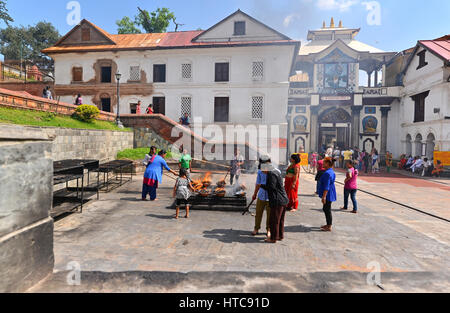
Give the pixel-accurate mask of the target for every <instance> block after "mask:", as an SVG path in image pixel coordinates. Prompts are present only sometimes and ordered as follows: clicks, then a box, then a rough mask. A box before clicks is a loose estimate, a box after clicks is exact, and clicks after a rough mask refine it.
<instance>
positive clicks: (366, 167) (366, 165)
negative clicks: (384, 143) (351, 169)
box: [363, 150, 370, 174]
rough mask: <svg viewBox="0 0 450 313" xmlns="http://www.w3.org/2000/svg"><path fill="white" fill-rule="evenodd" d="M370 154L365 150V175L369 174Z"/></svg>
mask: <svg viewBox="0 0 450 313" xmlns="http://www.w3.org/2000/svg"><path fill="white" fill-rule="evenodd" d="M369 158H370V156H369V153H368V152H367V151H366V150H364V156H363V162H364V173H366V174H367V173H368V172H369Z"/></svg>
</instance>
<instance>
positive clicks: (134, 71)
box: [130, 66, 141, 82]
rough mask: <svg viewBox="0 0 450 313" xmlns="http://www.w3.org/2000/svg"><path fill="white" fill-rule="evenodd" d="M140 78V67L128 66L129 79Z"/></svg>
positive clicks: (136, 80)
mask: <svg viewBox="0 0 450 313" xmlns="http://www.w3.org/2000/svg"><path fill="white" fill-rule="evenodd" d="M140 80H141V67H140V66H130V81H134V82H138V81H140Z"/></svg>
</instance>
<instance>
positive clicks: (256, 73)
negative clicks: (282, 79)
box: [252, 62, 264, 80]
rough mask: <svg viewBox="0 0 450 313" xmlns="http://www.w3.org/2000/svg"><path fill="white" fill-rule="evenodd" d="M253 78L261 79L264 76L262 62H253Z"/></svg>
mask: <svg viewBox="0 0 450 313" xmlns="http://www.w3.org/2000/svg"><path fill="white" fill-rule="evenodd" d="M252 77H253V79H258V80H260V79H262V78H263V77H264V62H253V71H252Z"/></svg>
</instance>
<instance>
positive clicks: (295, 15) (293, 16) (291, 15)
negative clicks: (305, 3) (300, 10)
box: [283, 13, 300, 27]
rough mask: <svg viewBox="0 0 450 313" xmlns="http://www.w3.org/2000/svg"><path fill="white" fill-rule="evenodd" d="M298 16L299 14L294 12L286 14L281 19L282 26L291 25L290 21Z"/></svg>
mask: <svg viewBox="0 0 450 313" xmlns="http://www.w3.org/2000/svg"><path fill="white" fill-rule="evenodd" d="M299 17H300V15H298V14H295V13H294V14H290V15H288V16H286V17H285V18H284V20H283V26H284V27H289V25H291V23H292V22H293V21H294V20H295V19H297V18H299Z"/></svg>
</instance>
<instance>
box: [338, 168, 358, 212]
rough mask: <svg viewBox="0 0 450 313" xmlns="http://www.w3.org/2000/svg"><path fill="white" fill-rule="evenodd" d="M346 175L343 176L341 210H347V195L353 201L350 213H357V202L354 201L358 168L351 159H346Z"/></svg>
mask: <svg viewBox="0 0 450 313" xmlns="http://www.w3.org/2000/svg"><path fill="white" fill-rule="evenodd" d="M345 165H346V166H347V176H346V178H345V181H344V183H345V186H344V207H343V208H341V210H344V211H345V210H348V197H349V196H350V197H351V199H352V202H353V211H352V213H354V214H356V213H358V202H357V201H356V192H357V191H358V183H357V180H358V170H357V169H356V168H355V166H354V163H353V161H352V160H347V161H346V163H345Z"/></svg>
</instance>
